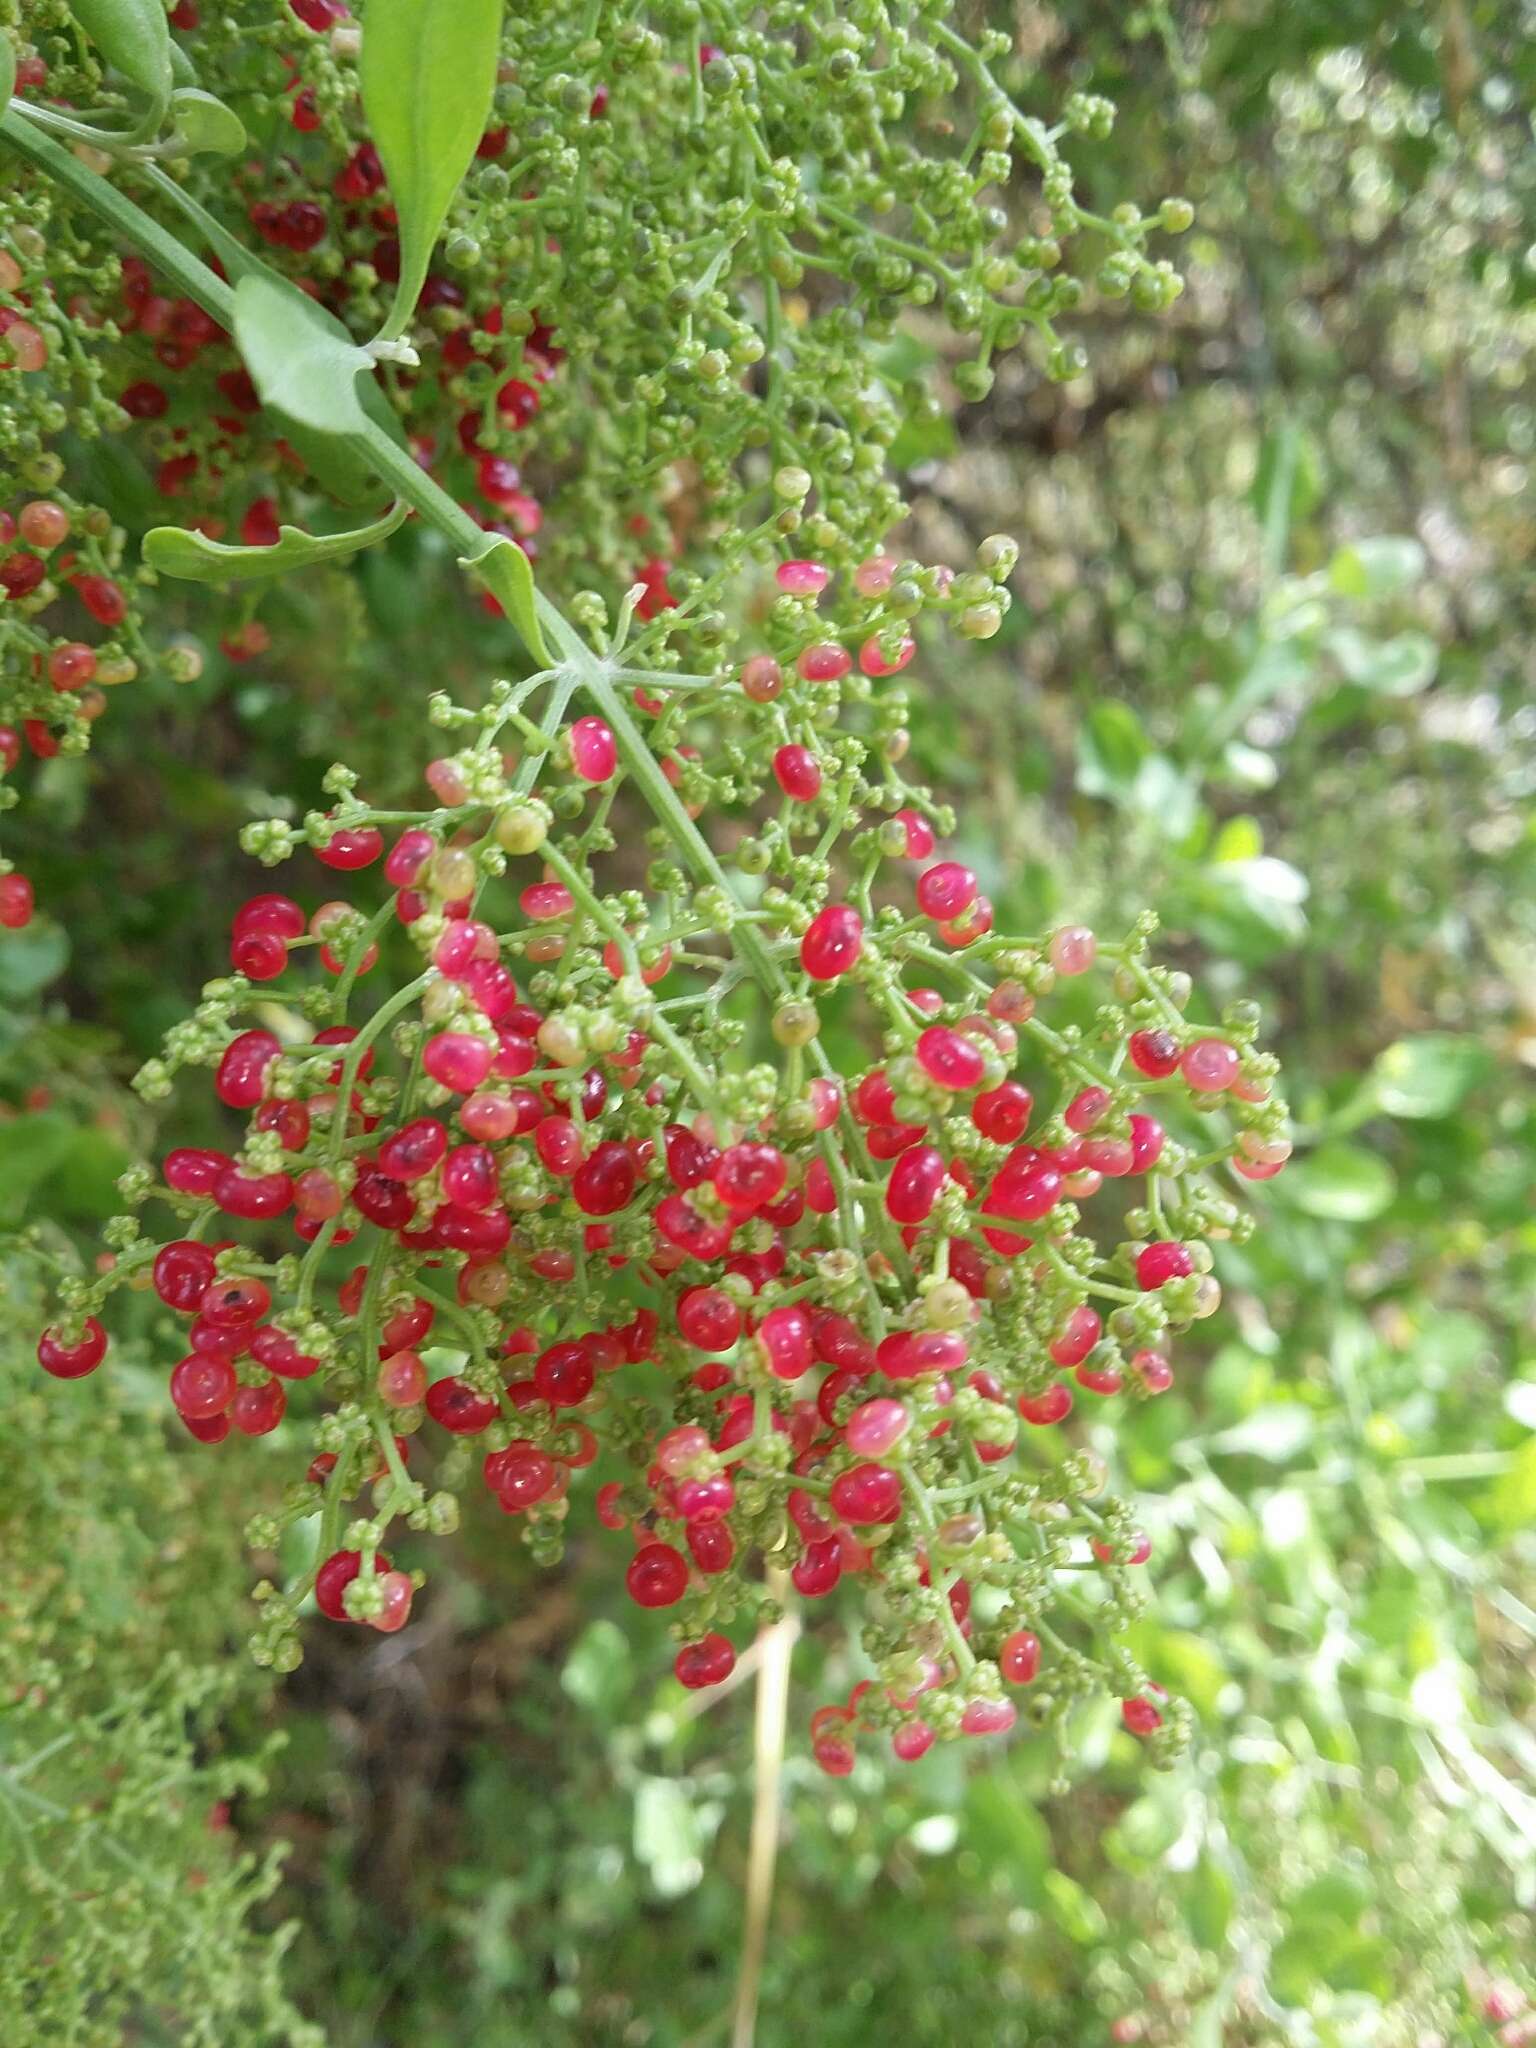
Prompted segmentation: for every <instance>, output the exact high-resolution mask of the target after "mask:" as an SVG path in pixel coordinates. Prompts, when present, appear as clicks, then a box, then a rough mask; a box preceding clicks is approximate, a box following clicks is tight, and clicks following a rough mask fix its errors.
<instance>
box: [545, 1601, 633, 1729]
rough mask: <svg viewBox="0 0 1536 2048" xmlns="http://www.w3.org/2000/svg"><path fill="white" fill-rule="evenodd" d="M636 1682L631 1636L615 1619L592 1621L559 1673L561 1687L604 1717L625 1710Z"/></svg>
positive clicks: (577, 1701) (615, 1714)
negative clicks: (627, 1634) (630, 1645)
mask: <svg viewBox="0 0 1536 2048" xmlns="http://www.w3.org/2000/svg"><path fill="white" fill-rule="evenodd" d="M633 1683H634V1658H633V1656H632V1654H631V1652H630V1647H629V1638H628V1636H626V1635H625V1633H624V1631H623V1630H622V1629H621V1628H619V1627H618V1626H617V1625H616V1624H615V1623H614V1622H611V1621H608V1620H605V1619H602V1618H599V1619H598V1620H597V1621H593V1622H589V1623H588V1625H587V1626H586V1627H585V1628H584V1629H583V1630H582V1632H581V1634H580V1635H579V1636H578V1637H577V1638H576V1640H575V1642H574V1643H573V1644H572V1645H571V1653H570V1655H569V1656H568V1657H567V1658H566V1660H565V1664H564V1667H563V1668H562V1670H561V1673H560V1684H561V1687H562V1689H563V1690H564V1691H565V1692H566V1693H568V1694H569V1696H570V1697H571V1698H572V1699H573V1700H575V1702H576V1704H577V1705H578V1706H581V1707H585V1708H586V1709H587V1710H588V1711H589V1712H590V1713H593V1714H596V1715H597V1716H598V1717H599V1718H600V1719H602V1720H612V1719H613V1718H615V1717H616V1716H617V1715H618V1714H619V1713H620V1712H621V1711H622V1710H623V1707H624V1705H625V1703H626V1701H627V1700H628V1698H629V1692H630V1687H631V1686H632V1684H633Z"/></svg>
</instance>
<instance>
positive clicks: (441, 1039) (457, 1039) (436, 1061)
mask: <svg viewBox="0 0 1536 2048" xmlns="http://www.w3.org/2000/svg"><path fill="white" fill-rule="evenodd" d="M495 1057H496V1053H495V1049H494V1047H492V1046H489V1045H487V1044H486V1042H485V1040H484V1039H483V1038H472V1037H470V1035H469V1034H468V1032H464V1031H442V1032H439V1033H438V1035H437V1037H436V1038H429V1039H428V1040H427V1043H426V1046H425V1048H424V1050H423V1052H422V1055H421V1064H422V1065H423V1067H425V1068H426V1070H427V1072H428V1074H430V1075H431V1077H432V1079H433V1080H434V1081H436V1082H437V1083H438V1084H439V1086H441V1087H443V1088H448V1089H451V1090H452V1091H453V1093H454V1094H455V1095H468V1094H470V1093H471V1092H472V1091H473V1090H474V1089H476V1088H478V1087H479V1086H480V1083H481V1082H482V1081H483V1080H484V1079H485V1077H486V1075H487V1074H488V1073H489V1072H490V1071H491V1062H492V1061H493V1060H494V1059H495Z"/></svg>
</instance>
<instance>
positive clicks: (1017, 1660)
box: [997, 1628, 1040, 1685]
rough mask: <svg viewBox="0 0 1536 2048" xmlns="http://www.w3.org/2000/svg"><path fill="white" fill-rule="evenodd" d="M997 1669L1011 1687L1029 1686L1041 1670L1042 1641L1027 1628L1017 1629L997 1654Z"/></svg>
mask: <svg viewBox="0 0 1536 2048" xmlns="http://www.w3.org/2000/svg"><path fill="white" fill-rule="evenodd" d="M997 1668H998V1670H999V1671H1001V1673H1002V1674H1003V1677H1004V1678H1005V1679H1006V1680H1007V1681H1008V1683H1009V1684H1010V1685H1028V1684H1029V1682H1030V1680H1031V1679H1032V1678H1033V1677H1034V1675H1035V1673H1036V1672H1037V1671H1038V1670H1039V1669H1040V1639H1039V1637H1038V1636H1036V1635H1033V1634H1032V1633H1031V1632H1030V1630H1028V1629H1027V1628H1020V1629H1015V1630H1014V1632H1013V1634H1012V1635H1011V1636H1009V1637H1007V1639H1006V1640H1005V1641H1004V1643H1003V1646H1002V1648H1001V1649H1000V1650H999V1651H998V1653H997Z"/></svg>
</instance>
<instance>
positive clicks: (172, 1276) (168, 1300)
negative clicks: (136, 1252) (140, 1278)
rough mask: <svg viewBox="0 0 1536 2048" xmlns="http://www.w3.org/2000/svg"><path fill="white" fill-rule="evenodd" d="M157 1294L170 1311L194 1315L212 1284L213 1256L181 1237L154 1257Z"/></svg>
mask: <svg viewBox="0 0 1536 2048" xmlns="http://www.w3.org/2000/svg"><path fill="white" fill-rule="evenodd" d="M153 1278H154V1283H155V1292H156V1294H158V1295H159V1297H160V1299H161V1300H162V1301H163V1302H164V1303H165V1305H166V1307H167V1308H174V1309H178V1310H179V1311H180V1312H181V1313H182V1314H183V1315H191V1314H193V1313H194V1311H195V1310H196V1309H197V1307H198V1305H199V1303H200V1302H201V1301H202V1298H203V1296H204V1295H205V1294H206V1293H207V1292H208V1289H209V1288H210V1287H211V1286H212V1285H213V1278H214V1265H213V1253H212V1252H211V1251H209V1249H208V1247H207V1245H205V1244H197V1243H194V1242H193V1241H192V1240H191V1239H190V1238H179V1239H177V1241H176V1242H175V1243H173V1244H166V1245H162V1246H161V1247H160V1249H159V1251H158V1252H157V1253H156V1254H155V1264H154V1270H153Z"/></svg>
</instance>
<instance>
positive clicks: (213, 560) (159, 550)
mask: <svg viewBox="0 0 1536 2048" xmlns="http://www.w3.org/2000/svg"><path fill="white" fill-rule="evenodd" d="M409 509H410V508H409V507H408V506H407V505H404V504H398V505H392V506H391V507H390V509H389V510H388V511H387V512H386V513H385V514H384V515H383V517H382V518H380V519H375V520H372V521H371V522H370V523H369V524H368V525H367V526H355V527H352V528H350V529H349V530H348V531H347V532H345V533H305V532H304V531H303V530H302V529H301V528H300V527H297V526H280V527H279V528H278V530H277V531H278V537H277V540H276V541H275V542H274V543H273V545H272V546H271V547H265V548H233V547H226V546H225V545H224V543H223V542H222V541H216V540H209V539H208V538H207V536H206V535H205V534H201V533H190V532H188V531H187V530H186V528H184V527H180V526H157V527H155V528H153V529H152V530H151V531H150V532H149V533H146V534H145V536H144V560H145V561H146V562H147V563H148V565H149V567H150V568H151V569H155V570H158V571H159V573H160V574H161V575H162V576H181V577H184V578H185V579H186V580H187V581H188V582H191V583H249V582H252V581H254V580H255V579H257V578H259V577H264V576H286V575H288V574H289V573H290V571H292V570H294V569H308V568H311V567H312V566H313V565H314V564H315V563H316V562H339V561H345V559H346V558H347V556H348V555H355V554H357V553H358V552H359V551H360V550H361V549H363V548H367V547H372V546H373V544H374V542H375V541H380V540H385V539H387V538H388V536H389V535H390V534H392V533H393V532H394V531H395V529H396V528H397V527H399V526H401V525H403V524H404V522H405V518H406V514H407V512H408V511H409Z"/></svg>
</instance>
